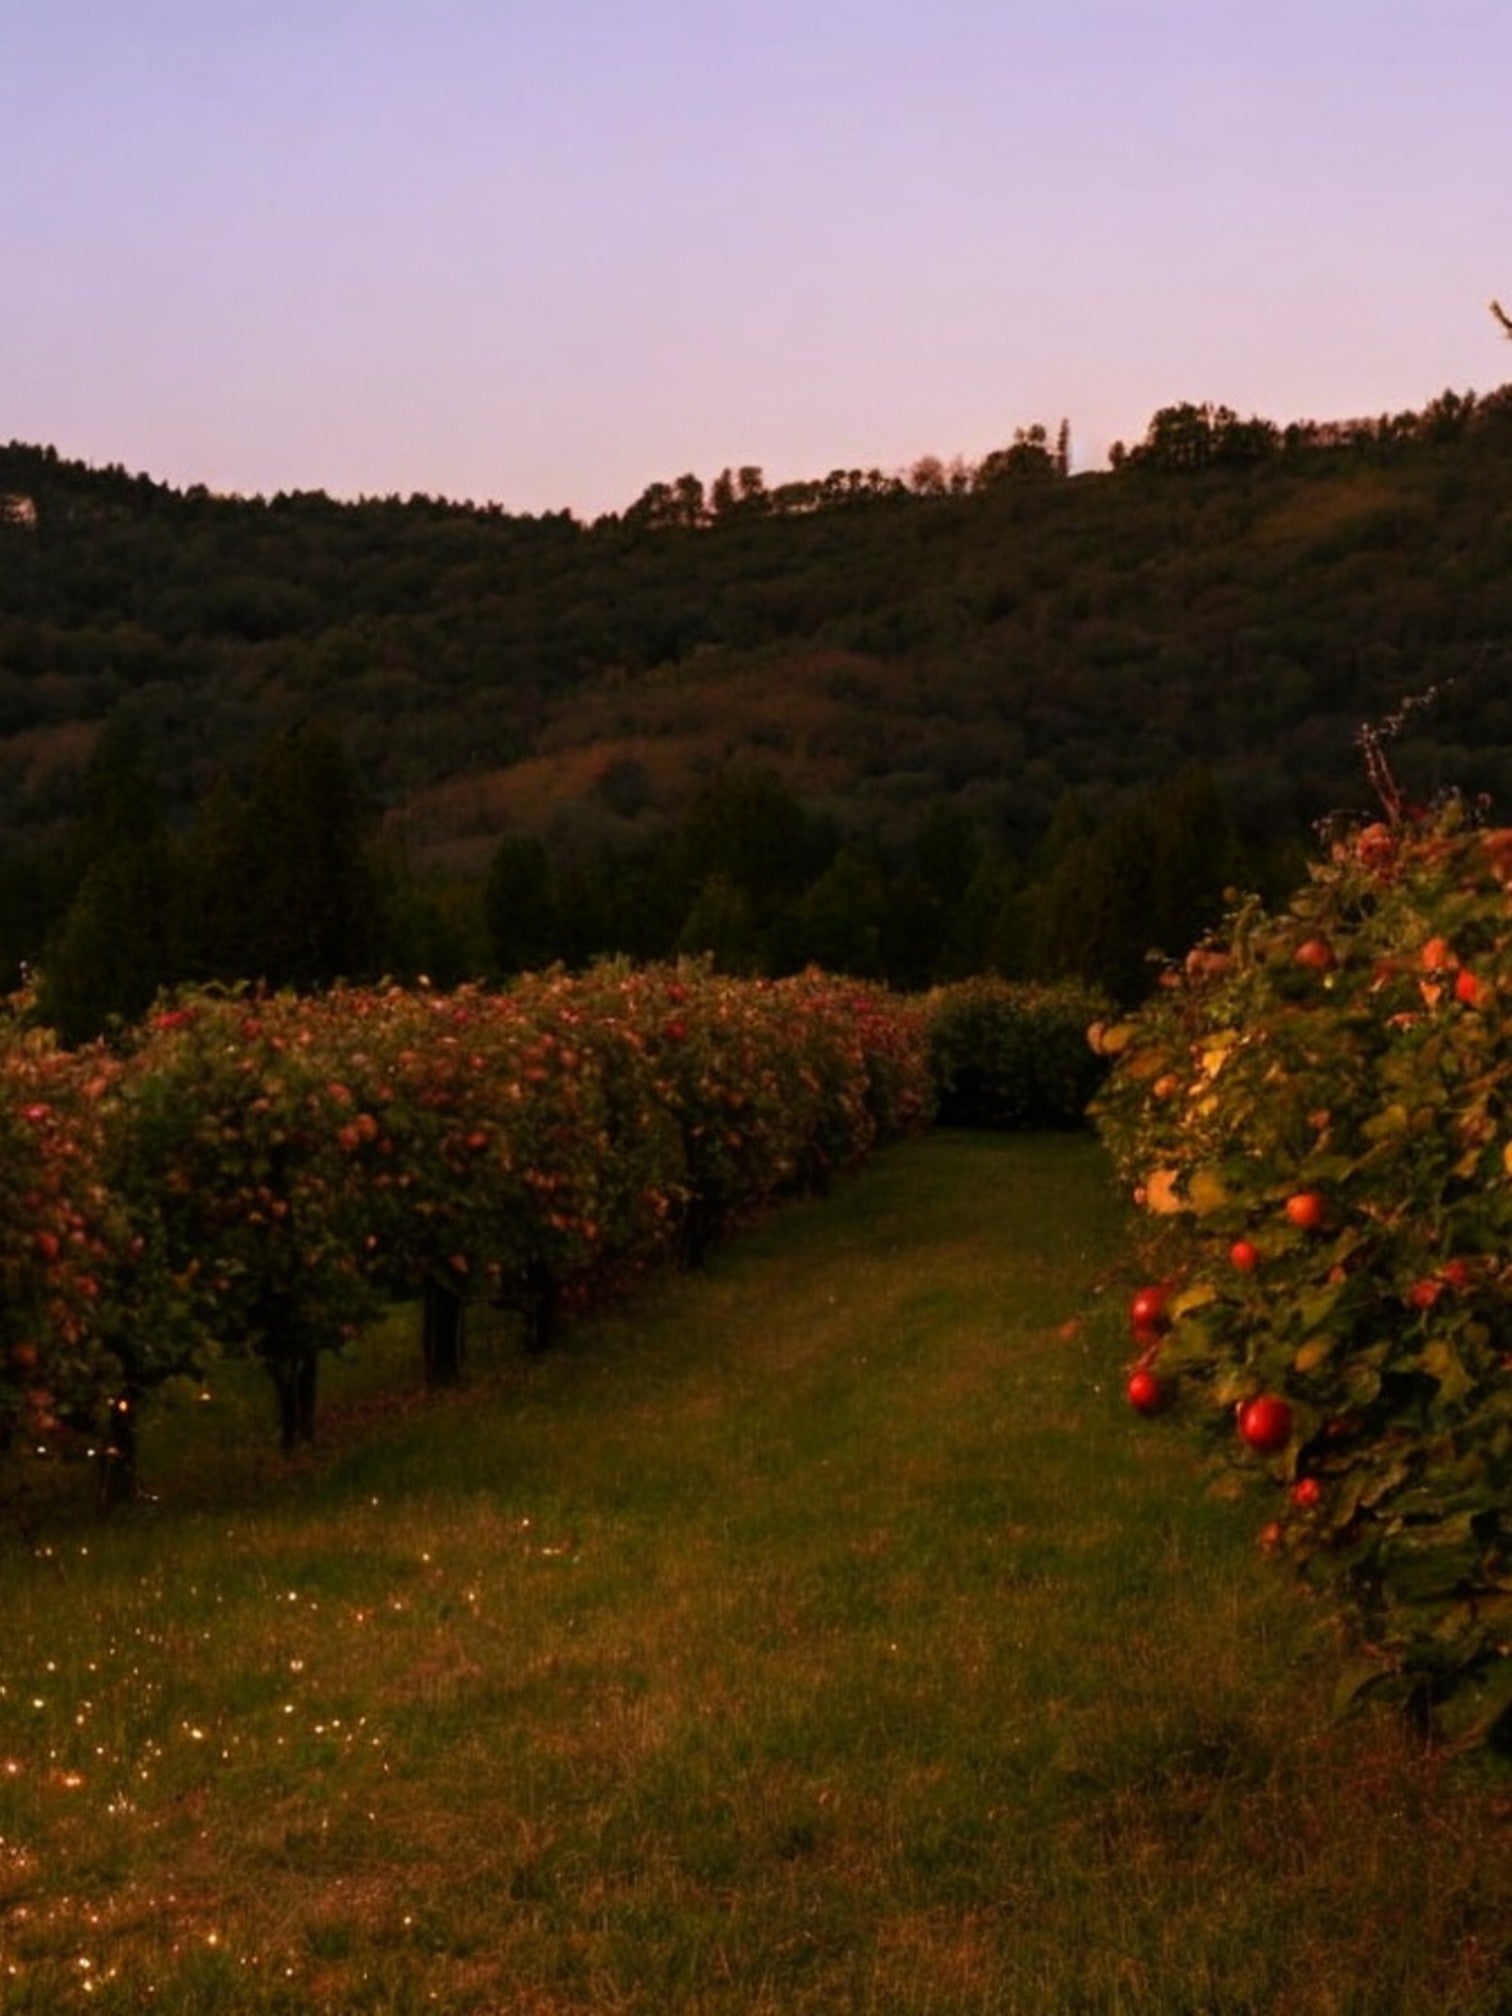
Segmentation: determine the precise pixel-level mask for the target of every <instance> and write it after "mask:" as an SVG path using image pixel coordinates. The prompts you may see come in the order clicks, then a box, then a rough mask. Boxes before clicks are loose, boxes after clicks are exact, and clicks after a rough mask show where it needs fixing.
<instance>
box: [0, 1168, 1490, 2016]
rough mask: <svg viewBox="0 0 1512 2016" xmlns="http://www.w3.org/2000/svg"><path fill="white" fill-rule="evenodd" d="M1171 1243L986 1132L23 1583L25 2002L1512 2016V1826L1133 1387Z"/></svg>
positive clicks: (2, 1888)
mask: <svg viewBox="0 0 1512 2016" xmlns="http://www.w3.org/2000/svg"><path fill="white" fill-rule="evenodd" d="M1121 1234H1122V1225H1121V1221H1120V1217H1119V1214H1118V1211H1117V1208H1116V1206H1115V1205H1114V1204H1113V1202H1112V1201H1111V1200H1110V1198H1109V1196H1108V1193H1107V1189H1106V1183H1105V1176H1104V1171H1103V1167H1102V1164H1101V1162H1100V1160H1099V1158H1098V1156H1097V1153H1096V1151H1095V1150H1094V1149H1093V1148H1092V1146H1091V1145H1090V1144H1088V1143H1086V1142H1083V1141H1079V1140H1066V1139H1040V1140H1027V1141H1025V1140H1011V1139H988V1138H985V1137H950V1136H937V1137H934V1138H932V1139H929V1140H927V1141H924V1142H921V1143H918V1144H915V1145H913V1146H910V1147H908V1148H905V1149H901V1150H897V1151H894V1152H892V1153H891V1154H889V1155H888V1156H886V1157H884V1158H882V1159H881V1160H880V1161H879V1162H878V1163H877V1164H876V1165H874V1166H873V1167H872V1168H871V1169H869V1170H868V1171H866V1172H865V1173H864V1174H863V1175H862V1176H861V1177H860V1178H859V1179H857V1180H856V1181H855V1182H854V1183H852V1184H850V1185H848V1186H846V1187H845V1188H843V1189H842V1190H841V1191H840V1192H839V1193H837V1195H836V1196H835V1197H834V1198H833V1199H831V1200H829V1201H828V1202H826V1203H824V1204H822V1205H811V1206H803V1207H800V1208H797V1209H794V1210H793V1211H791V1212H789V1213H787V1214H785V1215H784V1216H782V1217H781V1218H780V1219H778V1220H775V1221H773V1222H772V1223H771V1224H769V1225H767V1226H765V1227H764V1228H762V1229H761V1230H759V1231H758V1232H756V1233H754V1234H752V1235H750V1236H749V1237H747V1238H745V1239H743V1240H742V1241H740V1242H738V1244H737V1245H736V1246H735V1247H734V1248H732V1249H729V1250H727V1251H725V1252H724V1253H722V1254H721V1255H720V1256H719V1257H718V1259H717V1260H716V1262H715V1264H714V1266H713V1267H712V1268H711V1269H710V1271H709V1272H708V1274H707V1275H706V1276H703V1277H700V1278H697V1279H688V1280H679V1281H672V1282H668V1283H664V1284H658V1285H657V1286H656V1287H655V1288H654V1289H652V1290H649V1291H648V1292H647V1293H646V1295H645V1296H644V1298H643V1299H642V1300H640V1301H639V1302H638V1303H637V1304H636V1305H635V1306H634V1307H633V1308H631V1309H627V1310H625V1311H621V1312H618V1313H616V1314H615V1315H613V1316H611V1317H609V1318H605V1319H603V1320H600V1321H597V1322H595V1323H593V1324H591V1325H583V1326H581V1327H580V1328H578V1329H576V1330H575V1331H573V1332H572V1333H571V1334H570V1335H569V1337H568V1339H567V1340H566V1343H565V1345H564V1347H563V1349H562V1350H561V1351H560V1352H559V1353H557V1354H556V1355H554V1356H552V1357H550V1358H548V1359H545V1360H542V1361H538V1362H529V1363H526V1362H522V1361H518V1360H516V1359H514V1358H513V1357H512V1356H511V1355H510V1353H509V1352H507V1351H506V1350H504V1349H503V1348H502V1346H501V1347H500V1349H499V1351H498V1353H497V1362H496V1363H494V1364H492V1365H489V1364H487V1363H486V1362H485V1363H484V1364H482V1365H480V1367H479V1370H478V1372H477V1374H476V1377H475V1380H474V1384H473V1386H472V1388H471V1389H470V1390H469V1391H468V1392H467V1393H466V1394H465V1395H463V1396H461V1397H460V1398H458V1399H456V1400H452V1401H448V1402H445V1403H442V1404H437V1405H432V1406H424V1407H414V1408H404V1409H398V1410H393V1411H391V1412H390V1413H389V1414H387V1415H386V1416H385V1415H379V1416H378V1417H377V1418H375V1419H373V1420H371V1421H369V1422H368V1423H367V1424H366V1426H365V1428H364V1431H363V1433H362V1434H361V1435H360V1436H359V1435H357V1434H355V1433H344V1434H343V1433H338V1434H337V1435H336V1436H334V1437H333V1441H332V1446H331V1447H330V1448H329V1449H328V1451H327V1453H326V1456H325V1458H324V1460H323V1461H322V1462H321V1463H320V1464H319V1465H317V1466H316V1467H315V1468H314V1469H313V1470H311V1469H305V1470H303V1471H297V1472H289V1473H286V1474H284V1473H278V1472H277V1471H276V1469H275V1468H274V1467H273V1466H271V1465H270V1463H269V1460H268V1459H267V1458H266V1457H264V1456H263V1455H262V1454H261V1453H256V1454H243V1453H240V1451H239V1450H237V1449H235V1448H234V1446H233V1454H232V1455H231V1456H230V1457H229V1458H228V1459H227V1467H226V1469H225V1471H224V1473H223V1474H221V1475H218V1476H217V1477H216V1478H214V1479H212V1480H211V1481H209V1482H207V1481H206V1477H205V1474H204V1472H203V1469H200V1470H196V1469H195V1468H194V1467H193V1466H185V1467H184V1468H183V1469H182V1470H181V1471H177V1472H174V1473H172V1474H168V1473H167V1472H166V1471H163V1475H164V1490H163V1498H162V1502H161V1503H160V1504H159V1505H158V1506H157V1507H156V1508H155V1509H151V1510H148V1511H145V1512H143V1513H141V1514H138V1515H135V1516H134V1517H133V1518H132V1519H131V1520H130V1521H128V1522H126V1524H125V1525H123V1526H122V1527H120V1528H119V1529H108V1530H107V1529H99V1530H89V1531H81V1530H70V1531H68V1532H67V1533H66V1534H64V1533H60V1534H59V1535H58V1537H57V1538H56V1541H55V1543H54V1544H53V1545H52V1546H51V1547H50V1549H48V1550H47V1551H45V1552H44V1553H42V1554H41V1555H39V1556H37V1557H36V1558H33V1557H30V1556H28V1555H27V1554H26V1553H25V1552H24V1550H21V1549H19V1548H18V1547H17V1545H16V1544H15V1543H14V1542H13V1541H12V1542H8V1543H6V1544H7V1546H8V1549H9V1551H7V1552H4V1553H0V1602H3V1624H0V2009H3V2010H4V2011H5V2012H6V2016H43V2012H46V2016H54V2012H58V2011H65V2010H72V2009H75V2008H78V2009H83V2008H90V2009H106V2010H112V2011H125V2010H133V2011H135V2010H138V2009H146V2008H151V2009H155V2010H160V2011H167V2012H172V2016H243V2012H246V2016H251V2012H259V2016H267V2012H273V2011H278V2012H282V2016H295V2012H299V2016H306V2012H316V2011H322V2010H329V2011H341V2012H348V2011H351V2012H358V2011H372V2012H406V2016H408V2012H421V2011H435V2010H440V2011H444V2012H453V2016H460V2012H478V2016H481V2012H485V2011H497V2012H505V2011H508V2012H519V2016H548V2012H550V2016H558V2012H567V2011H572V2012H584V2016H586V2012H589V2011H592V2012H595V2016H613V2012H618V2011H632V2010H633V2011H636V2012H641V2011H644V2012H647V2016H652V2012H655V2016H683V2012H694V2011H698V2012H729V2016H736V2012H739V2016H765V2012H770V2016H779V2012H780V2016H803V2012H814V2016H818V2012H824V2016H845V2012H878V2016H880V2012H889V2016H947V2012H948V2016H957V2012H978V2016H989V2012H990V2016H1061V2012H1065V2016H1198V2012H1202V2016H1240V2012H1253V2016H1262V2012H1263V2016H1288V2012H1296V2016H1313V2012H1316V2016H1325V2012H1327V2016H1377V2012H1379V2016H1416V2012H1424V2016H1426V2012H1428V2011H1433V2012H1435V2016H1440V2012H1450V2016H1491V2012H1493V2011H1496V2010H1505V2009H1508V2008H1512V1968H1509V1966H1508V1963H1507V1958H1506V1956H1507V1954H1508V1952H1509V1950H1512V1784H1508V1783H1506V1782H1500V1783H1499V1782H1498V1781H1497V1779H1496V1778H1495V1777H1494V1775H1492V1774H1490V1773H1489V1772H1488V1773H1487V1774H1486V1775H1485V1776H1483V1777H1475V1776H1470V1775H1467V1773H1466V1772H1465V1770H1464V1769H1463V1768H1461V1769H1460V1770H1459V1771H1458V1772H1454V1771H1451V1770H1450V1769H1449V1768H1448V1767H1446V1766H1444V1765H1443V1764H1442V1763H1440V1762H1437V1761H1435V1760H1431V1759H1423V1758H1421V1757H1417V1756H1415V1755H1414V1754H1413V1753H1412V1752H1411V1751H1410V1750H1409V1749H1408V1748H1407V1746H1406V1745H1405V1743H1404V1742H1403V1740H1402V1739H1401V1737H1400V1735H1399V1733H1398V1731H1397V1730H1396V1728H1395V1727H1394V1725H1392V1724H1390V1723H1388V1722H1384V1721H1364V1722H1360V1723H1356V1724H1353V1725H1351V1726H1349V1727H1347V1728H1344V1729H1335V1728H1331V1727H1330V1726H1329V1724H1328V1721H1327V1716H1326V1703H1327V1696H1328V1689H1329V1669H1328V1664H1327V1655H1326V1648H1319V1647H1318V1646H1316V1645H1314V1644H1313V1643H1312V1640H1311V1638H1310V1635H1309V1634H1310V1630H1311V1625H1312V1620H1311V1618H1310V1616H1309V1614H1308V1612H1307V1610H1306V1608H1305V1606H1304V1605H1303V1604H1302V1603H1301V1602H1300V1600H1299V1599H1296V1598H1295V1597H1294V1596H1293V1595H1292V1593H1291V1592H1290V1591H1289V1589H1288V1588H1287V1587H1286V1585H1285V1583H1284V1582H1283V1581H1282V1579H1281V1578H1280V1576H1279V1575H1278V1574H1277V1573H1276V1572H1275V1571H1273V1570H1272V1569H1271V1568H1270V1567H1269V1566H1268V1565H1267V1564H1266V1563H1265V1562H1264V1561H1263V1560H1262V1559H1261V1557H1260V1556H1259V1555H1258V1554H1257V1553H1256V1550H1255V1548H1254V1544H1253V1540H1252V1537H1251V1535H1252V1530H1253V1526H1254V1524H1255V1518H1254V1514H1253V1508H1250V1507H1239V1508H1235V1507H1233V1506H1231V1505H1228V1504H1226V1503H1222V1502H1219V1501H1216V1500H1214V1499H1213V1498H1212V1497H1211V1496H1209V1495H1208V1494H1207V1493H1206V1492H1205V1491H1204V1489H1203V1486H1202V1482H1201V1480H1200V1479H1199V1478H1198V1477H1197V1475H1196V1473H1195V1471H1194V1469H1193V1467H1192V1465H1191V1464H1190V1462H1189V1460H1188V1458H1187V1456H1186V1453H1185V1449H1184V1446H1183V1445H1182V1444H1181V1442H1180V1439H1179V1437H1177V1436H1176V1435H1174V1434H1172V1433H1169V1432H1166V1431H1163V1430H1162V1429H1161V1428H1160V1427H1159V1426H1154V1427H1151V1426H1147V1425H1142V1424H1140V1423H1138V1422H1136V1421H1134V1420H1133V1419H1132V1417H1130V1416H1129V1414H1128V1412H1127V1409H1126V1408H1125V1407H1124V1406H1123V1405H1122V1402H1121V1400H1120V1398H1119V1394H1118V1386H1119V1379H1118V1367H1119V1363H1120V1358H1121V1350H1122V1347H1121V1342H1120V1340H1119V1337H1118V1334H1117V1332H1118V1328H1119V1326H1118V1322H1117V1312H1116V1311H1113V1312H1110V1313H1109V1314H1107V1315H1103V1314H1099V1313H1098V1309H1099V1305H1098V1302H1097V1298H1096V1295H1095V1292H1094V1291H1095V1287H1096V1284H1097V1282H1098V1280H1099V1277H1100V1276H1102V1275H1103V1274H1104V1273H1105V1272H1106V1271H1107V1270H1108V1269H1109V1267H1110V1265H1111V1263H1112V1262H1113V1260H1114V1259H1115V1257H1116V1251H1117V1246H1118V1242H1119V1239H1120V1237H1121ZM1078 1316H1082V1317H1085V1318H1086V1319H1087V1320H1085V1321H1084V1322H1083V1323H1082V1324H1081V1326H1080V1327H1079V1328H1078V1329H1077V1330H1076V1331H1075V1333H1074V1334H1066V1325H1067V1323H1068V1320H1069V1319H1073V1318H1076V1317H1078ZM383 1346H384V1340H382V1339H380V1340H377V1343H376V1345H375V1347H374V1348H375V1350H378V1351H381V1350H382V1348H383ZM484 1355H485V1358H486V1354H484ZM224 1405H225V1408H226V1409H227V1412H226V1420H227V1423H228V1426H227V1427H226V1428H224V1429H223V1431H222V1433H223V1436H224V1438H225V1439H226V1441H227V1442H228V1443H230V1444H232V1445H236V1444H237V1443H238V1442H239V1438H240V1436H241V1432H242V1431H241V1426H240V1424H239V1423H238V1421H237V1419H236V1417H235V1414H234V1410H232V1409H231V1408H230V1403H229V1402H227V1403H224ZM209 1411H210V1412H211V1413H214V1412H215V1411H216V1410H213V1409H212V1410H209ZM148 1460H149V1463H151V1462H152V1461H153V1456H152V1453H151V1452H149V1458H148ZM157 1461H158V1463H159V1466H160V1469H161V1468H162V1466H164V1465H166V1463H167V1462H168V1456H167V1455H166V1454H165V1453H163V1452H162V1451H161V1450H160V1451H159V1453H158V1456H157ZM251 1481H256V1482H257V1483H259V1484H260V1485H261V1486H262V1487H263V1490H262V1495H258V1496H254V1495H253V1493H252V1492H251V1491H250V1489H249V1488H247V1487H248V1484H249V1482H251ZM270 1481H271V1482H274V1483H276V1486H277V1488H276V1489H275V1490H273V1491H272V1493H271V1495H270V1494H269V1492H268V1490H267V1488H266V1487H267V1486H268V1485H269V1483H270Z"/></svg>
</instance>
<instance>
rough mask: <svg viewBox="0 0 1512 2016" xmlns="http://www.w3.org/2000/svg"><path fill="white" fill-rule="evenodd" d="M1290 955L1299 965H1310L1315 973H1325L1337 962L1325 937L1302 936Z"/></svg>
mask: <svg viewBox="0 0 1512 2016" xmlns="http://www.w3.org/2000/svg"><path fill="white" fill-rule="evenodd" d="M1292 957H1293V958H1294V959H1295V960H1296V962H1297V964H1298V965H1299V966H1310V967H1311V968H1312V970H1313V971H1314V972H1315V973H1327V972H1328V971H1329V970H1330V968H1331V967H1332V966H1334V965H1335V964H1336V963H1337V962H1336V961H1335V959H1334V949H1333V947H1332V945H1330V944H1329V942H1328V940H1327V939H1326V938H1304V939H1303V940H1302V943H1301V944H1300V945H1299V946H1298V947H1297V949H1296V951H1295V952H1294V953H1293V954H1292Z"/></svg>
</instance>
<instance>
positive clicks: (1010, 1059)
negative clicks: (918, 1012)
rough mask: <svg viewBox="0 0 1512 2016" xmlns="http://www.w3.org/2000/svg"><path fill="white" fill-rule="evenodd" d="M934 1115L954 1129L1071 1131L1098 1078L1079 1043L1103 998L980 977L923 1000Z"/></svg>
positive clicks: (1100, 1011) (1093, 1060) (1097, 1066)
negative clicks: (935, 1102) (934, 1089)
mask: <svg viewBox="0 0 1512 2016" xmlns="http://www.w3.org/2000/svg"><path fill="white" fill-rule="evenodd" d="M925 1005H926V1009H927V1012H928V1015H929V1042H930V1057H931V1061H932V1067H933V1070H934V1076H935V1084H936V1087H937V1088H938V1089H937V1096H938V1101H939V1105H938V1117H939V1118H940V1119H941V1120H942V1121H944V1122H945V1123H946V1124H947V1125H950V1126H955V1127H1002V1128H1008V1127H1079V1126H1082V1125H1083V1124H1084V1123H1085V1120H1086V1114H1087V1105H1088V1102H1089V1101H1090V1100H1091V1098H1092V1095H1093V1093H1094V1092H1095V1091H1096V1090H1097V1087H1098V1086H1099V1085H1100V1084H1101V1082H1102V1080H1103V1077H1104V1075H1105V1073H1106V1068H1107V1067H1106V1065H1105V1063H1104V1062H1103V1061H1102V1060H1101V1059H1099V1058H1098V1057H1096V1056H1094V1055H1093V1053H1092V1051H1091V1049H1090V1048H1089V1046H1088V1044H1087V1038H1086V1030H1087V1026H1088V1024H1089V1023H1090V1022H1092V1021H1093V1020H1094V1019H1095V1018H1096V1017H1098V1016H1105V1015H1106V1014H1107V1013H1108V1012H1109V1005H1110V1004H1109V1002H1108V1000H1107V998H1106V996H1104V995H1102V994H1099V993H1097V992H1096V991H1095V990H1093V989H1091V988H1088V987H1084V986H1079V985H1077V984H1075V983H1074V982H1062V983H1060V984H1059V985H1056V986H1048V987H1047V986H1036V985H1034V984H1032V983H1022V982H1014V981H1008V980H997V979H992V978H983V979H977V980H963V981H959V982H957V983H956V984H954V985H953V986H949V987H940V988H936V989H935V991H934V992H933V993H932V994H931V995H929V997H928V999H927V1001H926V1004H925Z"/></svg>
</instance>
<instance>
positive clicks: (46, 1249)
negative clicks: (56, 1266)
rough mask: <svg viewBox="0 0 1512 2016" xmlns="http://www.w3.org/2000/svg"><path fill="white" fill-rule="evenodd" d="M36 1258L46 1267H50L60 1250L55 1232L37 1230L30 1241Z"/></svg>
mask: <svg viewBox="0 0 1512 2016" xmlns="http://www.w3.org/2000/svg"><path fill="white" fill-rule="evenodd" d="M32 1246H33V1248H34V1249H35V1251H36V1255H37V1258H38V1259H39V1260H40V1261H41V1262H42V1263H43V1265H44V1266H46V1267H51V1265H52V1264H53V1262H54V1261H55V1260H56V1259H57V1257H58V1254H59V1252H60V1251H61V1250H62V1248H61V1246H60V1244H59V1240H58V1235H57V1233H56V1232H39V1233H38V1234H37V1236H36V1238H35V1239H33V1241H32Z"/></svg>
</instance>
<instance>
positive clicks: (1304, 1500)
mask: <svg viewBox="0 0 1512 2016" xmlns="http://www.w3.org/2000/svg"><path fill="white" fill-rule="evenodd" d="M1322 1496H1323V1486H1322V1485H1321V1484H1320V1483H1319V1482H1318V1480H1317V1478H1316V1477H1299V1478H1298V1479H1297V1481H1296V1483H1295V1484H1293V1486H1292V1487H1291V1500H1292V1503H1293V1505H1295V1506H1296V1507H1297V1509H1298V1511H1299V1512H1311V1510H1312V1509H1313V1507H1314V1506H1315V1505H1316V1504H1317V1502H1318V1500H1319V1499H1320V1498H1321V1497H1322Z"/></svg>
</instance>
